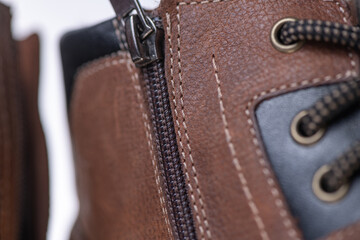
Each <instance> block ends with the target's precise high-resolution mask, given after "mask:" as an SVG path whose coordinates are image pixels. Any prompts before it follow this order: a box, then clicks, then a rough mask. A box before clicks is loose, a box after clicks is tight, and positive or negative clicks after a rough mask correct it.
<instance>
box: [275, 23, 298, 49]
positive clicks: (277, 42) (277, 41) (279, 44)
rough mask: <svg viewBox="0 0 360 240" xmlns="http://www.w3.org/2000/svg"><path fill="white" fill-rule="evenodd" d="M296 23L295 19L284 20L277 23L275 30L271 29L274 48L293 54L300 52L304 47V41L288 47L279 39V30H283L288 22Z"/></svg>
mask: <svg viewBox="0 0 360 240" xmlns="http://www.w3.org/2000/svg"><path fill="white" fill-rule="evenodd" d="M294 21H296V19H295V18H283V19H281V20H279V21H278V22H276V23H275V24H274V26H273V28H272V29H271V34H270V39H271V43H272V45H273V47H274V48H275V49H276V50H278V51H279V52H283V53H293V52H295V51H297V50H299V49H300V48H301V47H302V46H303V45H304V41H298V42H296V43H293V44H289V45H286V44H283V43H282V42H281V41H280V39H279V30H280V29H281V27H282V26H283V25H284V24H285V23H287V22H294Z"/></svg>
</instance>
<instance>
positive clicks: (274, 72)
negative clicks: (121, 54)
mask: <svg viewBox="0 0 360 240" xmlns="http://www.w3.org/2000/svg"><path fill="white" fill-rule="evenodd" d="M160 13H161V17H162V19H164V24H165V28H166V30H167V32H168V34H167V36H166V37H167V41H166V49H165V53H166V65H167V67H166V69H167V72H166V76H167V80H168V86H169V92H170V96H171V100H172V104H173V105H172V108H173V116H174V121H175V123H176V124H175V126H176V128H177V131H178V133H179V134H178V136H177V137H178V145H179V150H180V152H181V153H183V154H182V155H183V156H185V157H184V159H183V161H184V162H185V163H186V166H187V168H186V169H185V172H186V173H187V174H188V175H189V178H188V185H189V189H193V191H189V192H190V199H194V201H191V203H192V207H193V214H194V216H195V217H194V219H195V222H196V226H197V234H198V239H213V240H215V239H222V240H223V239H263V240H265V239H300V238H302V236H301V232H300V231H299V229H298V227H297V224H296V219H293V217H292V216H291V214H290V212H289V211H288V207H287V203H286V201H285V200H284V197H283V194H282V192H281V190H280V188H279V186H278V183H277V180H276V177H275V176H274V174H273V172H272V170H271V167H270V165H269V162H268V160H267V159H266V156H265V154H264V151H263V146H262V143H261V139H260V138H259V134H258V130H257V127H256V119H255V117H254V108H255V107H256V105H257V104H258V103H259V102H260V101H261V100H263V99H265V98H270V97H272V96H275V95H278V94H280V93H284V92H288V91H293V90H295V89H299V88H304V87H311V86H314V85H319V84H326V83H330V82H335V81H341V80H344V79H345V78H346V77H347V76H349V75H350V74H351V72H353V71H356V72H357V71H358V58H357V56H355V54H354V53H349V52H348V51H347V50H345V49H339V48H333V47H331V46H330V47H329V46H323V45H320V44H306V45H305V46H304V47H303V48H302V49H301V50H299V51H298V52H296V53H293V54H284V53H280V52H278V51H276V50H275V49H274V48H273V47H272V45H271V43H270V30H271V28H272V26H273V24H274V23H275V22H276V21H278V20H280V19H281V18H284V17H295V18H313V19H320V20H329V21H334V22H341V23H348V24H350V23H351V21H352V18H351V16H350V12H349V9H348V7H347V5H346V4H345V1H324V0H286V1H285V0H281V1H280V0H276V1H275V0H270V1H257V0H248V1H242V0H226V1H225V0H217V1H211V0H210V1H201V2H200V1H198V2H196V1H190V0H189V1H180V0H169V1H162V5H161V9H160Z"/></svg>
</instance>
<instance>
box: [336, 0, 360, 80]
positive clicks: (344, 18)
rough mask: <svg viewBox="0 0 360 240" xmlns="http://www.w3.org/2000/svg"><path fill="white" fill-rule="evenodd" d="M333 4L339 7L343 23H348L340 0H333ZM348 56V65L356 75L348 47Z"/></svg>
mask: <svg viewBox="0 0 360 240" xmlns="http://www.w3.org/2000/svg"><path fill="white" fill-rule="evenodd" d="M335 4H336V6H338V7H339V11H340V14H342V16H343V21H344V23H345V24H349V21H348V19H347V18H346V15H345V10H344V8H343V7H342V6H341V5H340V2H339V1H337V0H336V1H335ZM348 57H349V60H350V66H351V68H352V70H353V71H354V75H357V73H356V62H355V60H354V56H353V54H352V52H351V49H350V48H348Z"/></svg>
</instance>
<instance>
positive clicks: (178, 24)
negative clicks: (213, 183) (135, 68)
mask: <svg viewBox="0 0 360 240" xmlns="http://www.w3.org/2000/svg"><path fill="white" fill-rule="evenodd" d="M176 10H177V14H176V17H177V20H178V21H177V31H178V36H177V44H178V50H177V54H178V67H179V69H178V70H179V89H180V103H181V115H182V125H183V127H184V134H185V138H186V146H187V149H188V151H189V158H190V162H191V170H192V171H193V175H194V181H195V186H196V192H197V196H198V198H199V203H200V208H201V214H202V216H203V219H204V225H205V229H206V234H207V236H208V239H211V231H210V227H209V223H208V219H207V216H206V212H205V206H204V202H203V200H202V194H201V191H200V186H199V180H198V177H197V171H196V168H195V164H194V159H193V156H192V153H191V151H192V150H191V147H190V138H189V135H188V129H187V126H186V122H185V119H186V116H185V112H184V100H183V96H184V91H183V88H182V76H181V54H180V33H181V31H180V10H179V5H178V6H176ZM167 20H168V28H169V27H170V26H171V25H170V24H171V22H170V15H167ZM167 30H168V32H167V33H168V34H169V33H170V35H168V36H170V37H171V30H170V28H169V29H167ZM168 40H169V42H170V44H171V39H168ZM170 46H171V45H170ZM170 53H171V58H172V56H173V54H172V48H171V50H170ZM171 63H173V60H172V59H171ZM171 73H172V74H173V72H171ZM171 81H172V87H173V91H172V94H173V98H174V104H175V109H176V99H175V94H176V93H175V86H174V79H173V75H172V76H171ZM175 116H176V118H177V119H176V124H177V125H178V128H179V129H180V124H179V121H178V113H177V112H175ZM178 135H179V142H180V144H179V145H180V147H181V152H182V154H181V156H182V157H183V159H184V161H183V165H184V168H185V170H186V171H187V166H186V157H185V152H184V148H183V145H182V141H181V140H182V137H181V133H180V131H178ZM186 178H187V180H188V186H189V190H190V193H191V200H192V202H193V205H194V210H195V214H196V219H197V221H198V223H199V230H200V234H201V239H205V236H204V229H203V226H202V225H203V224H202V222H201V219H200V216H199V210H198V208H197V205H196V199H195V197H194V194H193V192H194V191H193V188H192V186H191V183H190V180H189V175H188V174H187V173H186Z"/></svg>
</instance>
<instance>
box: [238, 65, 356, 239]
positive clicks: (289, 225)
mask: <svg viewBox="0 0 360 240" xmlns="http://www.w3.org/2000/svg"><path fill="white" fill-rule="evenodd" d="M350 76H352V71H347V72H346V73H345V74H337V75H336V76H335V77H331V76H326V77H324V78H323V80H321V79H319V78H314V79H312V80H310V81H309V80H305V81H301V82H297V83H292V84H287V85H281V86H280V87H278V88H272V89H270V90H269V91H263V92H261V93H260V94H257V95H255V96H254V97H252V99H251V100H250V101H249V102H248V104H247V107H246V110H245V114H246V115H247V117H248V121H247V122H248V124H249V126H250V133H251V135H252V136H253V143H254V145H255V147H256V154H257V155H258V157H259V162H260V164H261V166H262V167H263V173H264V175H265V176H266V177H267V183H268V185H269V186H270V188H271V194H272V195H273V196H274V197H275V204H276V206H277V207H278V208H279V209H280V211H279V214H280V216H281V217H283V218H285V220H284V221H283V224H284V226H285V227H287V228H291V229H289V231H288V235H289V236H290V237H292V238H296V239H298V237H297V236H296V235H297V233H296V231H295V230H294V229H293V226H292V222H291V221H290V220H289V218H288V214H287V211H286V210H285V208H284V204H283V202H282V200H281V199H280V198H279V191H278V190H277V189H276V188H275V186H274V180H273V178H272V176H271V173H270V170H269V169H268V166H267V164H266V162H265V159H264V156H263V152H262V150H261V148H260V145H259V143H258V140H257V136H256V131H255V129H254V123H253V121H252V119H251V116H250V110H249V109H250V108H251V107H252V106H253V103H254V102H255V101H256V100H257V99H259V97H260V96H265V95H267V94H269V93H274V92H276V91H282V90H285V89H289V88H292V89H294V88H297V87H300V86H305V85H311V84H316V83H319V82H320V81H321V82H322V83H325V82H328V81H330V80H331V79H336V80H340V79H341V78H343V77H345V78H348V77H350ZM305 83H306V84H305Z"/></svg>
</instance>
